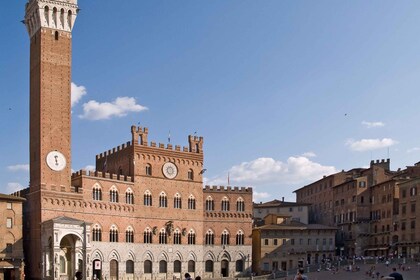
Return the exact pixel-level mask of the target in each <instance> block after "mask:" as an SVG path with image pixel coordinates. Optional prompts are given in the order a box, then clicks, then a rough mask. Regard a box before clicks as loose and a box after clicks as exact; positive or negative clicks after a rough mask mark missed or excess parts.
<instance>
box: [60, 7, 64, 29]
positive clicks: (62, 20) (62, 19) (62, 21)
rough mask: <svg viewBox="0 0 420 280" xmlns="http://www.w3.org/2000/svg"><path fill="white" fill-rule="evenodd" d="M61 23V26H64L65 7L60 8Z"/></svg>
mask: <svg viewBox="0 0 420 280" xmlns="http://www.w3.org/2000/svg"><path fill="white" fill-rule="evenodd" d="M60 25H61V28H64V9H61V10H60Z"/></svg>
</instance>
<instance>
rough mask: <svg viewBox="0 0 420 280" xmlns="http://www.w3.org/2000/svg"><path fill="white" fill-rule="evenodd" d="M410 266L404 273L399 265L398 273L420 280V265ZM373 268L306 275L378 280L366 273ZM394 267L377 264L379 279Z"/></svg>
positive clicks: (290, 279) (321, 278) (406, 278)
mask: <svg viewBox="0 0 420 280" xmlns="http://www.w3.org/2000/svg"><path fill="white" fill-rule="evenodd" d="M408 266H410V270H409V271H407V269H405V270H404V271H402V269H398V265H397V266H396V267H397V272H399V273H401V274H402V276H403V278H404V280H420V265H418V264H406V265H405V267H408ZM371 267H372V265H369V264H366V265H364V264H362V265H360V271H357V272H349V271H345V270H344V268H343V267H341V269H340V270H339V271H338V273H335V274H333V273H332V272H331V271H321V272H310V273H307V274H306V275H307V276H308V278H309V279H308V280H326V279H331V280H335V279H340V280H367V279H377V278H376V275H375V277H372V276H371V277H369V276H368V274H367V273H366V272H367V271H368V270H369V269H370V268H371ZM392 267H394V266H392V265H390V266H389V267H386V266H385V264H376V265H375V268H376V271H379V273H380V274H379V279H381V276H382V275H383V276H388V275H389V274H390V273H391V272H392ZM278 279H281V280H283V279H284V280H293V279H294V276H292V275H290V276H289V277H286V278H278Z"/></svg>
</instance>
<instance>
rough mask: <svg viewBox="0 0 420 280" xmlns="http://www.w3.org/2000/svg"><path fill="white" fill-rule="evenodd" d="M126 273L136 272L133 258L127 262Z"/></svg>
mask: <svg viewBox="0 0 420 280" xmlns="http://www.w3.org/2000/svg"><path fill="white" fill-rule="evenodd" d="M125 273H127V274H134V262H133V261H132V260H128V261H127V262H126V263H125Z"/></svg>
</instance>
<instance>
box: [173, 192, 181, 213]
mask: <svg viewBox="0 0 420 280" xmlns="http://www.w3.org/2000/svg"><path fill="white" fill-rule="evenodd" d="M174 208H175V209H181V208H182V200H181V195H180V194H179V193H176V194H175V197H174Z"/></svg>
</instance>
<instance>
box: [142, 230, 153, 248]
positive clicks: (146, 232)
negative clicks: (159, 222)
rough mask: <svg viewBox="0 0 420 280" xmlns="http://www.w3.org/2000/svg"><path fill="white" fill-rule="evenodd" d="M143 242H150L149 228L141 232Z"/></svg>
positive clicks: (150, 233) (150, 231)
mask: <svg viewBox="0 0 420 280" xmlns="http://www.w3.org/2000/svg"><path fill="white" fill-rule="evenodd" d="M143 242H144V243H145V244H151V243H152V230H151V229H150V228H146V229H145V230H144V233H143Z"/></svg>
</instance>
